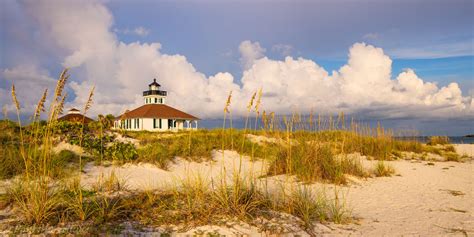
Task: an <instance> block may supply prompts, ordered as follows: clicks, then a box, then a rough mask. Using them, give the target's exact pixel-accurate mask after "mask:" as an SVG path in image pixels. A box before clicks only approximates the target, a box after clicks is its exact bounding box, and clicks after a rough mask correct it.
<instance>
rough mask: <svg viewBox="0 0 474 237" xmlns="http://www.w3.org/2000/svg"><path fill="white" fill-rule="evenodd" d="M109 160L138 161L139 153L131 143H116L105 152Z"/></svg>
mask: <svg viewBox="0 0 474 237" xmlns="http://www.w3.org/2000/svg"><path fill="white" fill-rule="evenodd" d="M105 154H106V157H107V158H111V159H113V160H116V161H132V160H135V159H137V157H138V152H137V150H136V149H135V146H134V145H133V144H131V143H123V142H114V143H112V145H111V146H109V147H107V148H106V150H105Z"/></svg>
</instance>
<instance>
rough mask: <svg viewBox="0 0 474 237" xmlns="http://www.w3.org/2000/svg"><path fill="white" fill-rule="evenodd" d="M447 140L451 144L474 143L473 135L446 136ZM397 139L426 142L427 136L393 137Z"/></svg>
mask: <svg viewBox="0 0 474 237" xmlns="http://www.w3.org/2000/svg"><path fill="white" fill-rule="evenodd" d="M448 138H449V142H450V143H452V144H474V137H464V136H448ZM395 139H399V140H416V141H419V142H421V143H427V142H428V139H429V137H428V136H419V137H395Z"/></svg>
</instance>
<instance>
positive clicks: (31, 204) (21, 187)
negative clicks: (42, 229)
mask: <svg viewBox="0 0 474 237" xmlns="http://www.w3.org/2000/svg"><path fill="white" fill-rule="evenodd" d="M7 197H8V199H9V201H10V202H12V203H14V204H15V207H16V211H17V213H18V214H19V215H20V216H21V217H22V220H23V222H24V223H26V224H44V223H48V222H51V221H52V222H53V223H57V222H58V221H59V218H60V215H59V212H60V209H61V206H62V205H63V204H64V200H63V199H62V196H61V194H60V191H58V190H57V189H55V188H53V187H52V185H51V184H50V183H49V182H48V181H47V180H44V179H43V180H36V181H31V182H28V181H25V180H18V181H16V182H14V183H13V184H12V185H11V186H10V187H9V188H8V189H7Z"/></svg>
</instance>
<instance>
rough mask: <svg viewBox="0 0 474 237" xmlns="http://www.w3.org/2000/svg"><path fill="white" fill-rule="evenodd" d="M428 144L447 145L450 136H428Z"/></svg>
mask: <svg viewBox="0 0 474 237" xmlns="http://www.w3.org/2000/svg"><path fill="white" fill-rule="evenodd" d="M426 144H428V145H431V146H435V145H447V144H449V138H448V137H447V136H431V137H429V138H428V142H427V143H426Z"/></svg>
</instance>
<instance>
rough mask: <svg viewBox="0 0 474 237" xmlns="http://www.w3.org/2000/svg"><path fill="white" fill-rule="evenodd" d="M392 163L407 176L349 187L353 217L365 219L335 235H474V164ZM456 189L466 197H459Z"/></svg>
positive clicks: (385, 178) (349, 199) (340, 230)
mask: <svg viewBox="0 0 474 237" xmlns="http://www.w3.org/2000/svg"><path fill="white" fill-rule="evenodd" d="M387 163H390V164H391V165H392V166H393V167H394V168H395V170H396V171H397V173H398V174H400V175H401V176H394V177H384V178H375V179H368V180H367V181H366V182H363V183H362V184H361V185H352V186H350V187H348V188H345V189H346V190H348V196H347V198H348V203H349V205H350V206H351V207H352V208H353V213H352V214H353V215H354V216H355V217H357V218H361V220H360V221H359V223H358V224H359V225H356V224H350V225H347V226H339V227H337V228H336V230H334V231H332V232H331V233H333V234H351V235H353V234H355V235H364V236H382V235H397V236H402V235H411V236H412V235H414V236H419V235H422V236H429V235H431V236H432V235H446V234H448V233H450V231H451V230H454V229H458V230H464V231H466V232H467V233H469V234H474V192H473V187H474V186H473V180H474V179H473V178H474V173H473V171H474V169H473V168H474V167H473V163H472V161H470V162H467V163H456V162H437V163H435V165H434V166H430V165H426V164H427V162H416V163H411V162H409V161H393V162H387ZM443 168H448V169H443ZM451 190H452V191H460V192H462V193H463V195H459V196H453V195H452V194H451V193H450V191H451ZM462 212H465V213H462ZM344 229H351V230H344ZM456 233H457V234H461V232H456Z"/></svg>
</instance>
